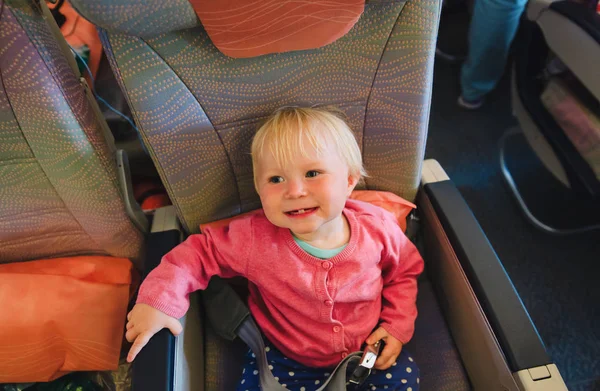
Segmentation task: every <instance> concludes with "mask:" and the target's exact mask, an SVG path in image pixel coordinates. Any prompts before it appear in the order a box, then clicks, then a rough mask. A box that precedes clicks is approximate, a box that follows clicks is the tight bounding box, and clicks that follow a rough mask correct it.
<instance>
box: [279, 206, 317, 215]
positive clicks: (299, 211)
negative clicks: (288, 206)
mask: <svg viewBox="0 0 600 391" xmlns="http://www.w3.org/2000/svg"><path fill="white" fill-rule="evenodd" d="M316 210H317V208H316V207H315V208H304V209H296V210H290V211H288V212H285V214H286V215H288V216H298V217H300V216H308V215H309V214H312V213H313V212H315V211H316Z"/></svg>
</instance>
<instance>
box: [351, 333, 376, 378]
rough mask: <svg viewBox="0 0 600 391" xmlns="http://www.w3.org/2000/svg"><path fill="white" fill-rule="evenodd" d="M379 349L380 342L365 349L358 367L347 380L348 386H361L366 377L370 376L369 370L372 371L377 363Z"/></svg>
mask: <svg viewBox="0 0 600 391" xmlns="http://www.w3.org/2000/svg"><path fill="white" fill-rule="evenodd" d="M380 349H381V341H377V342H376V343H375V344H374V345H367V346H366V347H365V349H364V350H363V355H362V357H361V358H360V362H359V363H358V366H357V367H356V369H355V370H354V372H352V375H351V376H350V379H349V380H348V383H349V384H356V385H361V384H362V383H364V381H365V380H366V379H367V377H368V376H369V375H370V374H371V370H372V369H373V366H374V365H375V361H377V357H378V356H379V351H380Z"/></svg>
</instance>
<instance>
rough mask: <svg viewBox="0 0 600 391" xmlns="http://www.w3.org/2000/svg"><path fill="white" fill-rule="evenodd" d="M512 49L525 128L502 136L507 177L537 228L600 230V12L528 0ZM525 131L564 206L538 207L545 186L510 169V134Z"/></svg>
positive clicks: (563, 0) (517, 111)
mask: <svg viewBox="0 0 600 391" xmlns="http://www.w3.org/2000/svg"><path fill="white" fill-rule="evenodd" d="M588 3H589V2H588ZM515 50H516V54H515V56H514V58H515V59H514V63H513V69H512V107H513V113H514V115H515V116H516V118H517V120H518V122H519V128H520V131H518V130H517V131H515V130H514V129H513V130H509V131H507V133H506V134H505V135H504V136H503V138H502V140H501V164H502V171H503V174H504V177H505V180H506V182H507V184H508V186H509V188H510V190H511V191H512V194H513V196H514V197H515V199H516V200H517V202H518V205H519V206H520V208H521V210H522V211H523V212H524V214H525V217H526V218H527V219H528V220H529V221H530V222H531V223H532V224H533V225H534V226H536V227H537V228H539V229H541V230H543V231H545V232H548V233H553V234H564V235H566V234H577V233H582V232H587V231H592V230H596V229H599V228H600V203H599V201H600V124H599V123H600V122H599V121H600V81H599V79H598V77H597V69H596V67H595V66H594V64H596V63H597V62H598V61H599V60H600V15H599V14H597V13H596V10H595V9H591V8H589V7H588V6H587V5H585V4H583V3H579V2H575V1H571V0H559V1H554V0H531V1H530V2H529V3H528V5H527V10H526V13H525V17H524V18H523V21H522V24H521V28H520V31H519V34H518V35H517V39H516V45H515ZM520 134H522V135H523V136H524V139H525V140H526V142H527V144H528V145H529V146H530V147H531V149H532V150H533V152H534V153H535V156H537V157H538V158H539V160H540V161H541V163H542V164H543V166H542V167H543V168H542V171H543V170H544V169H546V170H547V171H548V172H549V173H551V174H552V175H549V176H548V180H547V181H546V182H549V181H553V180H555V182H557V184H558V186H554V187H553V188H550V187H548V189H552V192H553V194H559V193H560V194H563V193H564V194H565V195H566V196H564V197H562V198H561V199H564V200H565V201H564V204H565V207H564V208H556V205H549V207H548V208H540V207H539V205H540V204H541V205H544V199H545V198H547V197H540V195H541V194H542V193H546V194H548V193H547V190H546V188H543V187H541V186H537V187H538V191H537V192H536V191H532V189H531V188H532V186H531V183H527V179H526V178H525V177H524V176H522V177H521V176H519V173H518V172H515V171H516V170H515V166H514V165H513V166H512V169H511V165H510V163H511V159H510V158H511V153H510V151H511V149H510V148H511V143H512V142H514V141H511V140H510V139H516V137H514V136H517V135H520ZM513 151H514V149H513ZM534 172H537V173H538V174H533V175H538V176H539V171H533V170H532V173H534ZM551 199H552V200H553V202H554V203H556V201H555V200H556V199H558V197H553V198H551ZM561 210H562V211H564V213H561ZM563 215H564V216H563Z"/></svg>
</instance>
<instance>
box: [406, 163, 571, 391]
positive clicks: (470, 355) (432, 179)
mask: <svg viewBox="0 0 600 391" xmlns="http://www.w3.org/2000/svg"><path fill="white" fill-rule="evenodd" d="M423 178H424V180H423V186H422V188H421V191H420V193H419V198H418V206H419V210H420V216H421V217H422V219H423V222H424V235H425V258H426V261H427V264H426V265H427V269H428V272H429V274H430V278H431V280H432V282H433V283H434V286H435V287H436V288H437V290H438V292H437V293H438V298H439V299H440V304H441V306H442V308H443V310H444V312H445V315H446V319H447V321H448V324H449V326H450V328H451V332H452V335H453V337H454V339H455V342H456V344H457V346H458V349H459V352H460V354H461V358H462V359H463V363H464V365H465V368H466V370H467V372H468V374H469V378H470V380H471V382H472V384H473V387H474V389H506V390H525V389H526V390H533V389H538V388H539V389H540V390H541V389H544V390H553V389H557V390H566V386H564V382H563V381H562V378H561V377H560V374H559V373H558V370H557V369H556V366H555V365H554V364H552V361H551V360H550V358H549V356H548V354H547V353H546V349H545V347H544V345H543V343H542V341H541V339H540V337H539V335H538V333H537V330H536V328H535V326H534V325H533V323H532V321H531V319H530V318H529V315H528V313H527V311H526V309H525V308H524V306H523V303H522V302H521V300H520V298H519V295H518V294H517V292H516V291H515V289H514V286H513V285H512V282H511V280H510V278H509V276H508V275H507V274H506V271H505V270H504V267H503V266H502V263H501V262H500V260H499V259H498V257H497V255H496V253H495V252H494V250H493V248H492V247H491V245H490V243H489V241H488V240H487V237H486V236H485V234H484V232H483V231H482V229H481V227H480V226H479V224H478V223H477V220H476V219H475V216H474V215H473V213H472V212H471V210H470V208H469V207H468V205H467V204H466V202H465V200H464V199H463V198H462V196H461V195H460V193H459V192H458V190H457V188H456V186H455V185H454V184H453V183H452V182H451V181H450V180H449V179H448V177H447V175H445V173H444V172H443V170H442V169H441V167H440V166H439V164H437V162H435V161H426V162H425V167H424V170H423ZM529 383H530V384H529ZM502 387H504V388H502ZM540 387H541V388H540ZM553 387H557V388H553Z"/></svg>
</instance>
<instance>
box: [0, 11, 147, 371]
mask: <svg viewBox="0 0 600 391" xmlns="http://www.w3.org/2000/svg"><path fill="white" fill-rule="evenodd" d="M0 3H1V4H0V86H1V88H0V383H13V382H15V383H22V382H37V381H48V380H51V379H54V378H56V377H59V376H61V375H63V374H65V373H68V372H70V371H83V370H109V369H116V367H117V365H118V362H119V350H120V347H121V343H122V336H123V327H124V324H125V314H126V310H127V305H128V302H129V297H130V292H129V291H130V285H131V284H132V279H134V278H135V275H136V274H137V271H136V269H137V270H141V269H142V263H141V260H142V257H141V255H142V254H141V250H142V245H143V237H144V235H143V232H142V230H143V229H145V228H144V224H147V222H145V223H144V221H143V220H139V224H140V225H139V226H138V225H136V224H134V222H133V221H132V219H131V218H130V217H129V216H128V214H127V211H126V203H125V200H124V199H123V198H124V194H123V191H122V188H121V186H120V182H119V179H118V177H119V175H120V173H121V172H122V171H121V170H119V168H118V166H117V160H116V155H117V151H116V150H115V149H114V145H112V142H111V140H110V136H109V135H110V132H109V131H108V128H106V124H105V123H104V122H103V121H102V120H101V117H99V116H98V113H99V112H98V111H97V107H96V106H94V105H95V101H94V100H93V99H91V100H90V96H89V90H88V89H86V86H85V85H84V84H82V80H83V79H80V75H79V74H78V72H77V67H76V65H75V63H74V59H73V56H72V54H71V53H70V52H69V53H66V54H65V52H64V48H63V47H61V45H63V44H64V40H62V36H60V33H58V35H56V34H57V31H58V29H57V26H56V24H55V23H54V20H53V19H52V17H51V16H50V17H48V16H49V15H50V14H49V11H48V10H47V8H46V9H45V10H44V8H43V7H45V3H44V2H42V3H41V4H40V3H37V2H26V1H10V0H5V1H2V2H0ZM61 40H62V41H61ZM122 164H123V160H122V159H121V165H122Z"/></svg>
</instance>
